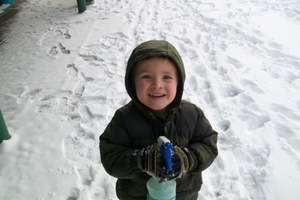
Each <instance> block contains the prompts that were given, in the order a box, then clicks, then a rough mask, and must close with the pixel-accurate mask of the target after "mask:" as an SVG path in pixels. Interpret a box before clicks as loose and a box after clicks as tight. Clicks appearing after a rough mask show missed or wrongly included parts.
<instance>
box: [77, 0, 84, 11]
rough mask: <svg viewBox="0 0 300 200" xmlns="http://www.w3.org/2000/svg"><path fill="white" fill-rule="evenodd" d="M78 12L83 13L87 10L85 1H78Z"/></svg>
mask: <svg viewBox="0 0 300 200" xmlns="http://www.w3.org/2000/svg"><path fill="white" fill-rule="evenodd" d="M77 6H78V12H79V13H83V12H84V11H85V10H86V2H85V0H77Z"/></svg>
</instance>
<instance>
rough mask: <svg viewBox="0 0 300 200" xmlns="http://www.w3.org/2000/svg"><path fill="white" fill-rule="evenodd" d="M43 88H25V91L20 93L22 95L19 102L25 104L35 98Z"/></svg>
mask: <svg viewBox="0 0 300 200" xmlns="http://www.w3.org/2000/svg"><path fill="white" fill-rule="evenodd" d="M41 91H42V89H41V88H34V89H28V88H25V90H24V91H23V93H22V94H21V95H20V97H19V98H18V100H17V103H18V104H24V103H26V102H27V101H28V100H29V99H34V98H35V97H36V95H37V94H38V93H39V92H41Z"/></svg>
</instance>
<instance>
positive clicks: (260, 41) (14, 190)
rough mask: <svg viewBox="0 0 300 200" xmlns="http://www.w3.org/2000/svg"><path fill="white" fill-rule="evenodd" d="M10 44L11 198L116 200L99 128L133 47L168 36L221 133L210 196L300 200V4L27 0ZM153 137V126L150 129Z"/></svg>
mask: <svg viewBox="0 0 300 200" xmlns="http://www.w3.org/2000/svg"><path fill="white" fill-rule="evenodd" d="M20 8H21V10H20V11H19V12H18V14H17V15H16V16H15V17H14V19H13V20H11V21H10V25H9V32H8V34H7V38H6V39H5V41H4V43H3V44H1V45H0V84H1V85H0V108H1V110H2V113H3V115H4V118H5V121H6V124H7V127H8V130H9V132H10V134H11V135H12V138H11V139H10V140H7V141H3V142H2V143H1V144H0V199H3V200H20V199H22V200H23V199H26V200H27V199H28V200H33V199H35V200H48V199H51V200H53V199H55V200H56V199H59V200H85V199H88V200H96V199H97V200H115V199H117V197H116V194H115V183H116V179H115V178H114V177H111V176H110V175H108V174H107V173H106V172H105V170H104V168H103V166H102V164H101V160H100V153H99V147H98V146H99V136H100V135H101V133H102V132H103V130H104V129H105V127H106V125H107V124H108V123H109V121H110V119H111V118H112V116H113V115H114V112H115V111H116V109H118V108H119V107H121V106H123V105H125V104H126V103H127V102H129V101H130V98H129V97H128V95H127V93H126V90H125V87H124V75H125V67H126V62H127V59H128V57H129V55H130V53H131V51H132V50H133V48H134V47H135V46H136V45H137V44H139V43H141V42H143V41H146V40H149V39H165V40H168V41H169V42H171V43H172V44H173V45H174V46H175V47H176V48H177V49H178V51H179V52H180V54H181V55H182V58H183V60H184V63H185V67H186V74H187V79H186V84H185V92H184V99H187V100H189V101H191V102H193V103H195V104H196V105H198V106H199V107H201V108H202V109H203V110H204V112H205V114H206V116H207V117H208V119H209V120H210V122H211V124H212V126H213V127H214V129H215V130H216V131H218V132H219V140H218V146H219V156H218V157H217V158H216V160H215V162H214V163H213V164H212V165H211V166H210V167H209V168H208V169H207V170H205V171H204V172H203V181H204V182H203V186H202V189H201V191H200V192H199V198H198V199H199V200H204V199H205V200H209V199H220V200H226V199H228V200H242V199H243V200H244V199H254V200H265V199H266V200H276V199H280V200H281V199H282V200H286V199H288V200H298V199H300V189H299V188H300V187H299V186H300V135H299V134H300V114H299V112H300V37H299V36H300V1H299V0H281V1H278V0H223V1H221V0H205V1H195V0H153V1H150V0H138V1H136V0H135V1H132V0H122V1H120V0H95V4H93V5H91V6H87V10H86V11H85V12H84V13H82V14H78V11H77V7H76V1H75V0H56V1H51V0H27V1H24V2H23V3H22V4H21V5H20ZM141 134H142V133H141Z"/></svg>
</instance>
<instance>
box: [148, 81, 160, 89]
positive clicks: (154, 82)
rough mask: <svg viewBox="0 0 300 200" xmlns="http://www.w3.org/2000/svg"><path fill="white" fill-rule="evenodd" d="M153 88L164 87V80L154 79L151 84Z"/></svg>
mask: <svg viewBox="0 0 300 200" xmlns="http://www.w3.org/2000/svg"><path fill="white" fill-rule="evenodd" d="M151 88H152V89H161V88H162V82H161V81H160V80H157V79H155V80H153V83H152V86H151Z"/></svg>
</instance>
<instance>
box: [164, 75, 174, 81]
mask: <svg viewBox="0 0 300 200" xmlns="http://www.w3.org/2000/svg"><path fill="white" fill-rule="evenodd" d="M164 79H165V80H171V79H173V77H172V76H169V75H165V76H164Z"/></svg>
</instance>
